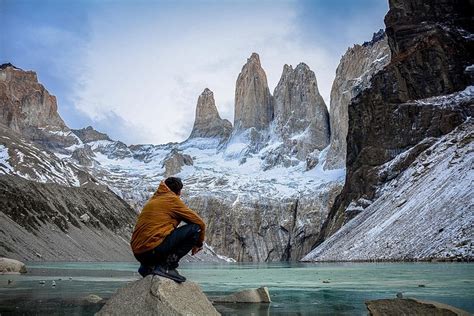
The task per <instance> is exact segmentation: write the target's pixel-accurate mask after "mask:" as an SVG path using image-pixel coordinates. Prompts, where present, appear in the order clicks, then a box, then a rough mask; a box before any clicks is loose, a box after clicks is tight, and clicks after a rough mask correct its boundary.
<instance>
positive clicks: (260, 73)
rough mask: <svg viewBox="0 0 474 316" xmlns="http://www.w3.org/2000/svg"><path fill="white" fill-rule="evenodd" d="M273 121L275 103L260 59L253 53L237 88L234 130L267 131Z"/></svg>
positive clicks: (244, 67) (241, 74)
mask: <svg viewBox="0 0 474 316" xmlns="http://www.w3.org/2000/svg"><path fill="white" fill-rule="evenodd" d="M272 119H273V103H272V96H271V94H270V90H269V89H268V83H267V75H266V74H265V71H264V70H263V68H262V66H261V64H260V57H259V56H258V54H256V53H253V54H252V55H251V56H250V58H248V59H247V63H246V64H245V65H244V66H243V68H242V71H241V72H240V74H239V76H238V78H237V83H236V87H235V113H234V128H235V129H236V130H244V129H248V128H251V127H254V128H256V129H257V130H261V129H265V128H267V127H268V126H269V124H270V122H271V121H272Z"/></svg>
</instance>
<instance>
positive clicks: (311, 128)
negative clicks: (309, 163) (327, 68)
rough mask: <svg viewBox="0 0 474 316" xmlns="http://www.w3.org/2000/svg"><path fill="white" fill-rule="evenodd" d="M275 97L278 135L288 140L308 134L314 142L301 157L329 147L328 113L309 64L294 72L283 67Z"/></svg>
mask: <svg viewBox="0 0 474 316" xmlns="http://www.w3.org/2000/svg"><path fill="white" fill-rule="evenodd" d="M273 98H274V107H275V114H274V116H275V128H276V131H277V133H278V134H279V135H281V136H282V137H283V138H284V139H289V138H291V137H294V136H297V135H301V134H302V133H305V132H306V133H308V134H309V135H307V136H308V137H307V138H308V139H310V140H312V142H313V144H311V145H309V146H306V147H305V149H306V152H305V153H302V155H301V156H306V155H307V154H308V153H310V152H312V151H313V150H314V149H319V150H322V149H323V148H325V147H326V146H327V145H328V143H329V134H330V132H329V114H328V111H327V108H326V104H325V103H324V100H323V98H322V97H321V95H320V94H319V91H318V85H317V82H316V76H315V74H314V72H313V71H311V69H309V67H308V66H307V65H306V64H304V63H300V64H299V65H298V66H296V68H295V69H293V67H292V66H288V65H285V66H284V67H283V73H282V75H281V79H280V81H279V82H278V85H277V86H276V88H275V91H274V93H273Z"/></svg>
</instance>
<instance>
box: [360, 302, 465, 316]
mask: <svg viewBox="0 0 474 316" xmlns="http://www.w3.org/2000/svg"><path fill="white" fill-rule="evenodd" d="M365 305H366V306H367V309H368V310H369V315H371V316H382V315H383V316H392V315H393V316H398V315H440V316H448V315H453V316H456V315H458V316H467V315H470V314H469V313H468V312H466V311H463V310H461V309H459V308H456V307H453V306H450V305H446V304H442V303H438V302H431V301H420V300H416V299H412V298H404V299H400V298H396V299H383V300H374V301H367V302H365Z"/></svg>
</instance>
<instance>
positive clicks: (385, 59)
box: [324, 30, 391, 169]
mask: <svg viewBox="0 0 474 316" xmlns="http://www.w3.org/2000/svg"><path fill="white" fill-rule="evenodd" d="M390 55H391V53H390V48H389V46H388V39H387V36H386V35H385V32H384V31H383V30H380V31H379V32H377V33H375V34H374V36H373V38H372V40H371V41H370V42H366V43H364V44H362V45H358V44H356V45H354V46H353V47H351V48H349V49H348V50H347V52H346V53H345V54H344V56H342V58H341V61H340V63H339V66H338V67H337V70H336V78H335V79H334V82H333V84H332V89H331V109H330V111H331V114H330V116H329V117H330V118H331V147H330V148H329V152H328V155H327V160H326V164H325V165H324V167H325V168H326V169H338V168H344V167H345V166H346V137H347V129H348V123H349V114H348V106H349V103H350V102H351V100H352V99H353V98H354V97H356V96H357V95H358V94H359V93H360V92H361V91H362V90H364V89H366V88H368V87H369V86H370V79H371V78H372V76H373V75H374V74H375V73H377V72H379V71H380V70H381V69H383V67H385V65H387V64H388V63H389V62H390Z"/></svg>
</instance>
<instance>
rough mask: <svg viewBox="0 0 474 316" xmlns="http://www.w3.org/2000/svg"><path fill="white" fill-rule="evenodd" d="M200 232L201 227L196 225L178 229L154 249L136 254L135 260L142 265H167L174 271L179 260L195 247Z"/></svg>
mask: <svg viewBox="0 0 474 316" xmlns="http://www.w3.org/2000/svg"><path fill="white" fill-rule="evenodd" d="M200 231H201V227H199V225H197V224H187V225H183V226H181V227H178V228H176V229H175V230H173V232H172V233H171V234H169V235H168V236H167V237H166V238H165V239H164V240H163V242H162V243H161V244H159V245H158V246H157V247H156V248H155V249H153V250H150V251H147V252H144V253H140V254H136V255H135V258H136V259H137V260H138V261H140V263H141V264H143V265H147V266H156V265H167V266H168V267H169V268H171V269H176V268H177V267H178V262H179V260H180V259H181V258H182V257H184V256H185V255H186V254H187V253H188V252H189V251H190V250H191V249H192V248H193V247H194V246H197V244H198V240H199V233H200Z"/></svg>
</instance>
